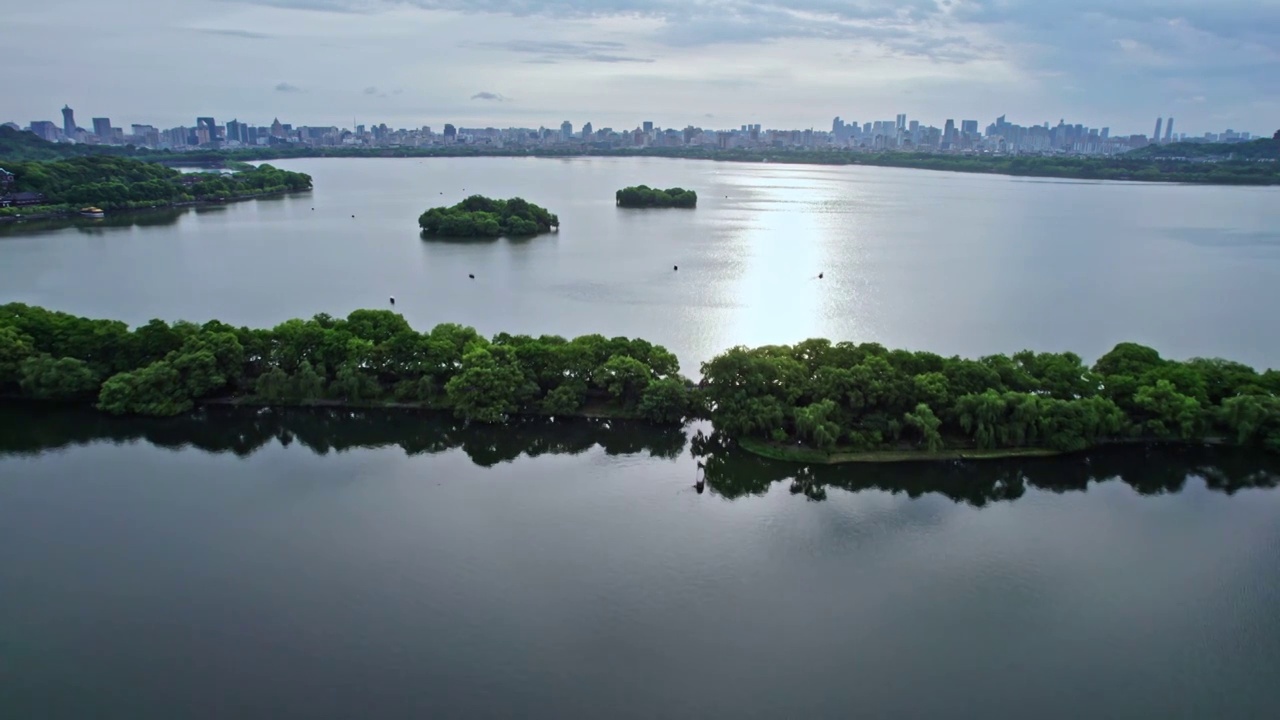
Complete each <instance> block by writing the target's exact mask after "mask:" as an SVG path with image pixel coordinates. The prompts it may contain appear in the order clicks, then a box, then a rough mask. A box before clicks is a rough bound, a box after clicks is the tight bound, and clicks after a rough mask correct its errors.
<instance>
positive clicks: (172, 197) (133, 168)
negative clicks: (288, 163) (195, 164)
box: [5, 155, 311, 212]
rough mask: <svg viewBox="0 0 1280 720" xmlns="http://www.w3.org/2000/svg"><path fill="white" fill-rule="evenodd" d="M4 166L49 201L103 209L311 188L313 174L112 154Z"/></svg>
mask: <svg viewBox="0 0 1280 720" xmlns="http://www.w3.org/2000/svg"><path fill="white" fill-rule="evenodd" d="M5 169H6V170H8V171H9V172H11V173H13V174H14V176H15V178H16V187H15V188H14V191H15V192H37V193H43V194H44V196H45V198H46V202H48V203H49V204H50V205H64V206H71V207H82V206H85V205H94V206H97V207H100V208H103V209H115V208H130V207H155V206H162V205H171V204H174V203H179V202H192V201H195V200H221V199H228V198H235V197H245V196H252V195H260V194H265V193H276V192H287V191H297V190H307V189H310V188H311V176H309V175H307V174H305V173H298V172H290V171H287V170H279V169H277V168H274V167H272V166H270V165H262V166H260V167H257V168H252V169H248V170H243V171H241V172H237V173H231V174H219V173H194V174H186V175H184V174H183V173H180V172H178V171H177V170H174V169H172V168H168V167H165V166H163V165H158V164H156V163H148V162H141V161H138V160H133V159H130V158H124V157H114V156H110V155H94V156H89V157H77V158H71V159H67V160H56V161H51V162H19V163H9V164H6V165H5ZM27 212H30V210H28V211H27Z"/></svg>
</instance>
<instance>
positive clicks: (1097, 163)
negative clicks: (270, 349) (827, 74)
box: [137, 148, 1280, 187]
mask: <svg viewBox="0 0 1280 720" xmlns="http://www.w3.org/2000/svg"><path fill="white" fill-rule="evenodd" d="M240 152H243V153H244V154H243V155H232V154H228V155H222V156H220V155H217V154H214V153H201V152H199V151H195V152H192V153H191V154H192V155H195V156H196V157H195V158H193V159H190V160H183V159H182V158H181V156H182V153H173V154H169V155H165V154H158V155H139V156H137V159H140V160H144V161H147V162H155V163H160V164H166V165H173V164H177V165H191V166H205V167H219V166H224V165H226V164H234V163H237V162H270V161H276V160H309V159H336V158H342V159H366V158H367V159H411V158H412V159H433V158H535V159H545V160H565V159H573V158H664V159H669V160H701V161H712V162H727V163H741V164H753V165H761V164H778V165H800V166H836V167H847V166H862V167H885V168H898V169H902V170H929V171H934V172H954V173H960V174H964V175H1000V176H1004V177H1029V178H1045V179H1051V180H1086V181H1097V182H1117V183H1161V184H1170V185H1204V186H1239V187H1274V186H1277V185H1280V173H1273V174H1271V175H1269V176H1260V177H1254V176H1247V175H1241V176H1234V177H1233V176H1227V177H1223V176H1218V177H1211V176H1209V174H1208V173H1207V172H1206V173H1199V172H1188V171H1189V170H1192V169H1198V168H1206V169H1212V168H1215V167H1227V168H1241V167H1250V168H1253V167H1261V168H1265V169H1272V168H1274V167H1276V163H1274V162H1266V163H1263V162H1258V161H1251V160H1225V159H1224V160H1220V161H1216V162H1205V161H1190V160H1167V159H1162V158H1146V157H1131V158H1126V157H1125V155H1117V156H1111V157H1105V158H1102V157H1099V158H1094V157H1087V156H1061V157H1058V156H1040V155H941V154H931V153H909V152H899V153H859V152H841V151H834V150H833V151H815V152H786V151H778V152H767V151H758V152H757V151H753V152H752V153H750V154H747V153H740V154H735V153H714V152H712V153H699V152H661V151H656V152H655V151H652V150H586V151H580V152H547V151H537V150H532V151H524V152H520V151H514V150H513V151H504V150H497V151H494V150H488V151H459V150H437V149H430V150H422V149H419V148H407V149H398V150H395V149H389V148H388V149H369V150H353V151H345V152H325V151H323V150H315V151H299V152H273V151H269V150H268V151H262V152H254V151H247V152H245V151H240ZM1013 161H1027V162H1033V163H1034V162H1048V161H1054V162H1065V163H1076V164H1079V165H1081V166H1082V167H1081V168H1080V169H1079V170H1076V171H1074V172H1073V171H1070V170H1068V171H1065V172H1064V171H1062V170H1063V166H1060V165H1054V166H1053V167H1054V168H1055V169H1056V170H1057V172H1050V171H1041V172H1037V171H1036V170H1035V169H1034V168H1025V169H1024V168H1007V167H998V166H997V165H996V164H997V163H1003V162H1013ZM966 163H970V164H967V165H966ZM935 165H936V166H935ZM1168 167H1175V168H1177V170H1178V171H1174V172H1168V173H1161V172H1160V168H1168ZM1147 170H1154V171H1156V172H1155V174H1154V175H1151V176H1147V177H1141V176H1139V175H1140V174H1141V173H1142V172H1144V171H1147ZM1106 173H1115V176H1112V177H1107V176H1104V175H1105V174H1106Z"/></svg>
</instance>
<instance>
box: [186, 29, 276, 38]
mask: <svg viewBox="0 0 1280 720" xmlns="http://www.w3.org/2000/svg"><path fill="white" fill-rule="evenodd" d="M191 29H192V30H193V31H195V32H198V33H204V34H205V35H224V36H226V37H237V38H245V39H247V40H269V39H271V38H273V37H275V36H274V35H269V34H267V33H260V32H253V31H250V30H232V29H225V28H191Z"/></svg>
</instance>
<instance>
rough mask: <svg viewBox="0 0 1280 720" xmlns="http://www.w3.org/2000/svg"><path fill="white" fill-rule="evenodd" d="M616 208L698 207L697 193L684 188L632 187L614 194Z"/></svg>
mask: <svg viewBox="0 0 1280 720" xmlns="http://www.w3.org/2000/svg"><path fill="white" fill-rule="evenodd" d="M614 199H615V200H616V201H617V203H618V207H624V208H686V209H691V208H695V207H697V206H698V193H696V192H694V191H692V190H685V189H684V188H678V187H673V188H667V189H666V190H659V189H658V188H651V187H649V186H648V185H633V186H632V187H625V188H622V189H621V190H619V191H618V192H616V193H614Z"/></svg>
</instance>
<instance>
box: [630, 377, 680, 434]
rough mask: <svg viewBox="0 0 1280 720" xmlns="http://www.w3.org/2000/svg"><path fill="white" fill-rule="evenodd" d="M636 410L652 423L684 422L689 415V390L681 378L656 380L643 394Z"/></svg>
mask: <svg viewBox="0 0 1280 720" xmlns="http://www.w3.org/2000/svg"><path fill="white" fill-rule="evenodd" d="M636 410H637V412H638V413H639V415H640V417H641V418H643V419H645V420H648V421H649V422H652V423H663V424H672V423H680V422H683V421H684V419H685V416H686V415H688V414H689V388H688V387H687V386H686V385H685V383H684V381H683V380H681V379H680V378H674V377H668V378H661V379H659V380H654V381H653V382H651V383H649V384H648V386H647V387H645V389H644V391H643V392H642V393H641V396H640V405H639V406H638V407H637V408H636Z"/></svg>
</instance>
